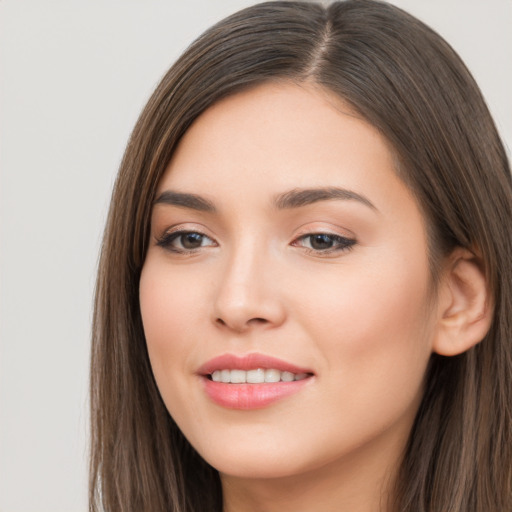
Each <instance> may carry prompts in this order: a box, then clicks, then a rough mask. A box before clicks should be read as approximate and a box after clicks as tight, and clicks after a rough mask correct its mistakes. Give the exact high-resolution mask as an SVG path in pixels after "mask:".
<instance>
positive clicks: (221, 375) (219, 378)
mask: <svg viewBox="0 0 512 512" xmlns="http://www.w3.org/2000/svg"><path fill="white" fill-rule="evenodd" d="M307 377H308V374H307V373H297V374H295V373H291V372H281V371H279V370H274V369H269V370H264V369H263V368H257V369H255V370H248V371H245V370H215V371H214V372H213V373H212V374H211V378H212V380H213V381H214V382H223V383H225V384H229V383H231V384H245V383H249V384H261V383H263V382H292V381H294V380H303V379H305V378H307Z"/></svg>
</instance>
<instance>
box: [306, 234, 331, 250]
mask: <svg viewBox="0 0 512 512" xmlns="http://www.w3.org/2000/svg"><path fill="white" fill-rule="evenodd" d="M332 244H333V241H332V238H331V237H330V236H329V235H313V236H312V237H311V247H313V249H330V248H331V247H332Z"/></svg>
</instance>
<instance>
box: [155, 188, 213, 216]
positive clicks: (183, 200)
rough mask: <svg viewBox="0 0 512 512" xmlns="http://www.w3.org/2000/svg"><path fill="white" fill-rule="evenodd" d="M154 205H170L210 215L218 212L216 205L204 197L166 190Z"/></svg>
mask: <svg viewBox="0 0 512 512" xmlns="http://www.w3.org/2000/svg"><path fill="white" fill-rule="evenodd" d="M153 204H154V205H155V204H168V205H171V206H178V207H182V208H189V209H191V210H198V211H200V212H209V213H215V212H216V211H217V209H216V208H215V205H214V204H213V203H212V202H210V201H208V199H205V198H204V197H201V196H198V195H196V194H186V193H183V192H174V191H172V190H165V191H164V192H162V193H161V194H160V195H159V196H158V197H157V198H156V199H155V202H154V203H153Z"/></svg>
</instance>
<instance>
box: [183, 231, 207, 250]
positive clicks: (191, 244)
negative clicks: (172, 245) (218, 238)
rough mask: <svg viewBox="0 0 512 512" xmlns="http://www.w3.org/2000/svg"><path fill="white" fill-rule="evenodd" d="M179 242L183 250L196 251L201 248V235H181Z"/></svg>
mask: <svg viewBox="0 0 512 512" xmlns="http://www.w3.org/2000/svg"><path fill="white" fill-rule="evenodd" d="M181 240H182V244H183V247H184V248H185V249H196V248H197V247H201V242H202V241H203V235H200V234H199V233H187V234H186V235H182V239H181Z"/></svg>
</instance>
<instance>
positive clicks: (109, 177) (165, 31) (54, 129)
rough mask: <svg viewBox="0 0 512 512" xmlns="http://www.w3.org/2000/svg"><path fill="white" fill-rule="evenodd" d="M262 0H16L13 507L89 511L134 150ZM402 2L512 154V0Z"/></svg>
mask: <svg viewBox="0 0 512 512" xmlns="http://www.w3.org/2000/svg"><path fill="white" fill-rule="evenodd" d="M252 3H253V2H251V1H248V0H217V1H216V0H187V1H185V0H183V1H174V0H167V1H163V0H90V1H88V2H85V1H83V2H80V1H78V0H44V1H42V0H1V1H0V66H1V67H0V137H1V138H0V143H1V146H0V172H1V174H0V229H1V231H0V236H1V239H0V247H1V253H0V258H1V259H0V263H1V267H0V269H1V274H0V292H1V296H0V297H1V299H0V340H1V344H0V512H74V511H77V512H78V511H80V512H85V511H86V510H87V490H86V489H87V462H86V460H87V431H88V409H87V408H88V402H87V400H88V399H87V390H88V357H89V336H90V319H91V301H92V294H93V288H94V280H95V270H96V264H97V254H98V249H99V244H100V240H101V232H102V229H103V223H104V220H105V215H106V211H107V208H108V201H109V196H110V192H111V187H112V183H113V180H114V177H115V173H116V170H117V167H118V165H119V162H120V159H121V156H122V153H123V150H124V145H125V143H126V141H127V138H128V135H129V133H130V131H131V129H132V127H133V125H134V123H135V121H136V119H137V116H138V113H139V112H140V110H141V108H142V106H143V105H144V103H145V101H146V100H147V99H148V97H149V95H150V93H151V91H152V89H153V88H154V86H155V85H156V84H157V82H158V80H159V78H160V77H161V76H162V75H163V73H164V72H165V71H166V69H167V68H168V67H169V66H170V64H171V63H172V62H173V61H174V60H175V59H176V57H177V56H178V55H179V54H180V53H181V51H182V50H184V49H185V47H186V46H187V45H188V44H189V43H190V42H191V41H192V39H194V38H195V37H196V36H198V35H199V34H200V33H201V32H202V31H203V30H204V29H206V28H207V27H208V26H209V25H211V24H212V23H213V22H215V21H217V20H219V19H220V18H222V17H224V16H225V15H227V14H230V13H231V12H234V11H235V10H238V9H239V8H242V7H245V6H247V5H251V4H252ZM393 3H396V4H397V5H399V6H401V7H403V8H405V9H406V10H408V11H410V12H411V13H412V14H415V15H416V16H418V17H419V18H420V19H422V20H423V21H426V22H427V23H428V24H430V25H431V26H432V27H433V28H435V29H436V30H437V31H439V32H440V33H441V34H442V35H443V36H444V37H445V38H446V39H447V40H448V41H449V42H450V43H451V44H452V45H453V46H454V48H455V49H456V50H457V51H458V52H459V53H460V55H461V56H462V58H463V59H464V60H465V62H466V63H467V65H468V66H469V68H470V69H471V71H472V72H473V74H474V75H475V77H476V79H477V81H478V82H479V84H480V86H481V88H482V90H483V92H484V95H485V96H486V98H487V100H488V103H489V105H490V108H491V111H492V112H493V114H494V116H495V119H496V121H497V124H498V127H499V129H500V131H501V134H502V136H503V137H504V139H505V141H506V143H507V145H508V148H510V147H511V144H512V99H511V94H510V91H512V32H511V30H510V27H511V26H512V0H490V1H486V2H482V1H481V0H430V1H427V0H395V1H394V2H393ZM509 155H510V150H509Z"/></svg>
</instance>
